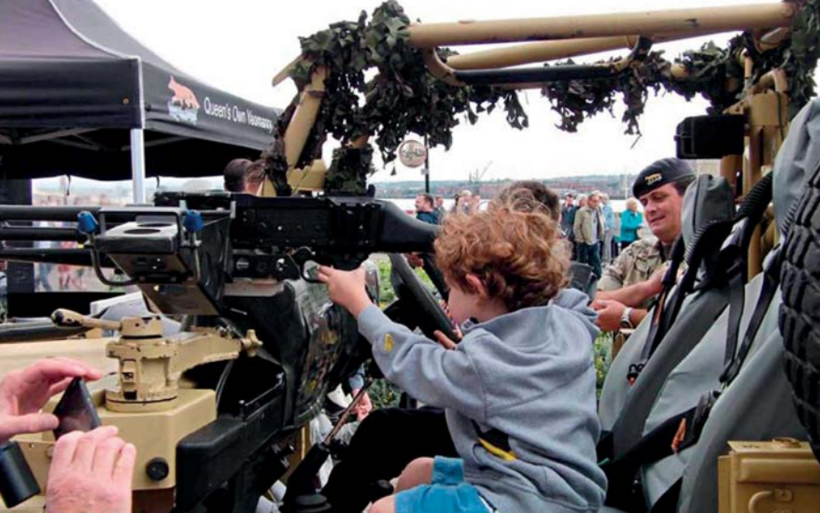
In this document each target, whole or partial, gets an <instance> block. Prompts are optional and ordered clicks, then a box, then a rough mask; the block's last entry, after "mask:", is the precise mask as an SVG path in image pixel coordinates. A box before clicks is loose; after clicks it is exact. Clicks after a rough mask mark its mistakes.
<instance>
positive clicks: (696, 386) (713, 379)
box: [641, 275, 780, 504]
mask: <svg viewBox="0 0 820 513" xmlns="http://www.w3.org/2000/svg"><path fill="white" fill-rule="evenodd" d="M762 284H763V275H758V276H756V277H755V278H754V279H753V280H752V281H751V282H750V283H748V284H747V285H746V288H745V296H744V299H745V300H744V309H743V315H742V317H741V321H740V332H741V333H745V332H746V330H747V328H748V326H749V323H750V320H751V316H752V314H753V312H754V310H755V308H756V306H757V302H758V299H759V296H760V291H761V288H762ZM779 307H780V297H779V293H778V294H776V295H775V297H774V298H773V299H772V301H771V304H769V307H768V309H767V310H766V314H765V316H764V318H763V320H762V322H761V324H760V328H759V329H758V331H757V334H756V335H755V338H754V341H753V343H752V347H751V350H750V353H749V357H751V356H752V355H754V353H755V352H756V351H757V350H758V349H759V348H760V347H761V346H762V344H763V342H764V341H765V340H767V339H768V338H769V337H770V336H771V335H772V333H775V332H777V313H778V308H779ZM728 324H729V312H728V309H725V310H724V311H723V313H722V314H721V316H720V317H719V318H718V319H717V321H716V322H715V323H714V324H713V325H712V326H711V327H710V329H709V331H708V332H707V333H706V335H704V337H703V339H702V340H701V342H700V343H699V344H698V345H697V346H696V347H695V348H694V349H693V350H692V352H691V353H689V355H687V356H686V358H684V360H683V361H681V363H680V364H679V365H678V366H677V367H676V368H675V369H674V370H673V371H672V372H670V373H669V377H668V378H667V380H666V383H665V384H664V386H663V389H662V390H661V392H660V393H659V395H658V399H657V401H656V402H655V404H654V405H653V407H652V410H651V412H650V414H649V416H648V417H647V420H646V425H645V426H644V433H643V434H644V435H646V434H648V433H650V432H651V431H652V430H654V429H655V428H657V427H658V426H659V425H661V424H662V423H663V422H664V421H666V420H667V419H669V418H671V417H674V416H675V415H677V414H679V413H683V412H685V411H687V410H689V409H690V408H693V407H695V406H696V405H697V404H698V401H699V400H700V398H701V397H702V396H703V395H704V394H707V393H710V392H712V391H714V390H718V389H719V388H720V375H721V373H722V372H723V366H724V353H725V349H726V335H727V330H728ZM691 454H692V450H691V449H690V450H684V451H681V452H680V453H678V454H674V455H672V456H670V457H668V458H665V459H663V460H661V461H658V462H657V463H654V464H651V465H648V466H647V467H645V468H643V469H642V471H641V477H642V482H643V489H644V492H645V495H646V499H647V504H654V503H655V502H656V501H657V500H658V499H659V498H660V497H661V496H662V495H663V494H664V493H665V492H666V491H667V490H668V489H669V488H670V487H671V486H672V485H673V484H674V483H675V482H676V481H677V480H678V479H679V478H680V477H681V476H682V475H683V472H684V469H685V468H686V465H687V463H688V461H689V457H690V456H691Z"/></svg>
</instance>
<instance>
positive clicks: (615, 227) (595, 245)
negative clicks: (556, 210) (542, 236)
mask: <svg viewBox="0 0 820 513" xmlns="http://www.w3.org/2000/svg"><path fill="white" fill-rule="evenodd" d="M642 226H643V213H641V212H640V211H639V210H638V201H637V200H636V199H635V198H629V199H628V200H627V201H626V209H625V210H624V211H623V212H615V210H614V209H613V208H612V205H611V203H610V199H609V196H608V195H607V194H605V193H602V192H599V191H592V192H591V193H589V194H581V195H578V198H577V204H576V198H575V195H574V194H572V193H567V194H566V195H565V196H564V203H563V204H562V205H561V230H562V231H563V234H564V237H566V239H567V240H568V241H569V242H570V243H571V244H572V254H573V257H574V259H575V260H577V261H579V262H581V263H584V264H587V265H589V266H591V267H592V268H593V269H594V271H595V274H596V276H598V277H599V278H600V277H601V274H602V272H603V270H602V266H603V265H606V264H609V263H611V262H612V261H613V260H614V259H615V258H617V256H618V254H619V253H620V251H621V250H623V249H626V248H627V247H628V246H629V245H630V244H632V243H633V242H635V241H636V240H638V230H639V229H640V228H641V227H642Z"/></svg>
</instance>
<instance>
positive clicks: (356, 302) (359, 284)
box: [318, 265, 372, 317]
mask: <svg viewBox="0 0 820 513" xmlns="http://www.w3.org/2000/svg"><path fill="white" fill-rule="evenodd" d="M318 277H319V281H321V282H322V283H325V284H326V285H327V292H328V294H329V295H330V300H331V301H333V302H334V303H336V304H337V305H339V306H341V307H343V308H345V309H346V310H347V311H349V312H350V313H351V314H353V316H354V317H358V316H359V314H360V313H362V311H363V310H364V309H365V308H367V307H368V306H370V305H371V304H372V303H371V301H370V297H369V296H368V295H367V290H365V270H364V267H359V268H358V269H356V270H353V271H341V270H339V269H334V268H332V267H327V266H324V265H322V266H319V276H318Z"/></svg>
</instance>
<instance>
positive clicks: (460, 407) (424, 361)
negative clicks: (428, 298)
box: [358, 305, 487, 422]
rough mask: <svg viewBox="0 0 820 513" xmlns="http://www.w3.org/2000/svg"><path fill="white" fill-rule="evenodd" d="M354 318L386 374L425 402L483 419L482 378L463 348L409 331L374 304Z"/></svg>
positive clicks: (484, 415) (479, 419)
mask: <svg viewBox="0 0 820 513" xmlns="http://www.w3.org/2000/svg"><path fill="white" fill-rule="evenodd" d="M358 322H359V332H360V333H361V334H362V335H363V336H364V337H365V338H366V339H367V340H368V341H370V344H371V345H372V346H373V358H374V359H375V360H376V363H377V364H378V366H379V369H381V371H382V372H383V373H384V376H385V377H386V378H387V379H388V380H390V381H391V382H393V383H395V384H396V385H398V386H399V387H400V388H401V389H402V390H404V391H406V392H407V393H408V394H410V395H411V396H413V397H414V398H415V399H418V400H419V401H421V402H423V403H425V404H429V405H432V406H439V407H443V408H451V409H454V410H457V411H459V412H460V413H462V414H464V415H467V416H468V417H470V418H472V419H475V420H477V421H479V422H480V421H482V420H485V419H486V417H487V416H486V407H485V405H486V401H485V397H484V384H483V382H482V380H481V378H480V376H479V373H478V370H477V369H476V366H475V364H474V362H473V361H472V359H471V358H470V355H469V354H467V353H466V352H465V351H460V350H451V349H444V348H443V347H442V346H441V345H439V344H438V343H437V342H434V341H432V340H430V339H428V338H426V337H424V336H422V335H417V334H415V333H413V332H412V331H410V330H409V329H407V327H406V326H402V325H401V324H397V323H395V322H393V321H391V320H390V319H389V318H388V317H387V316H386V315H384V313H383V312H382V311H381V310H379V308H378V307H376V306H375V305H371V306H368V307H367V308H366V309H365V310H364V311H363V312H362V313H360V314H359V318H358Z"/></svg>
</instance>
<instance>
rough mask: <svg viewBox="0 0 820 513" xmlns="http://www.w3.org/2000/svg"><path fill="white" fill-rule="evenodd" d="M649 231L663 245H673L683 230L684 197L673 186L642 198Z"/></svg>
mask: <svg viewBox="0 0 820 513" xmlns="http://www.w3.org/2000/svg"><path fill="white" fill-rule="evenodd" d="M640 201H641V204H642V205H643V213H644V217H645V218H646V222H647V224H649V229H650V230H652V234H653V235H655V237H657V238H658V239H660V241H661V242H662V243H663V244H666V245H669V244H672V243H673V242H674V241H675V239H676V238H677V236H678V235H680V230H681V220H680V216H681V207H682V205H683V196H681V195H680V194H678V191H677V189H675V186H674V185H673V184H671V183H670V184H666V185H664V186H662V187H658V188H657V189H655V190H654V191H652V192H650V193H647V194H644V195H643V196H641V197H640Z"/></svg>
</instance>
